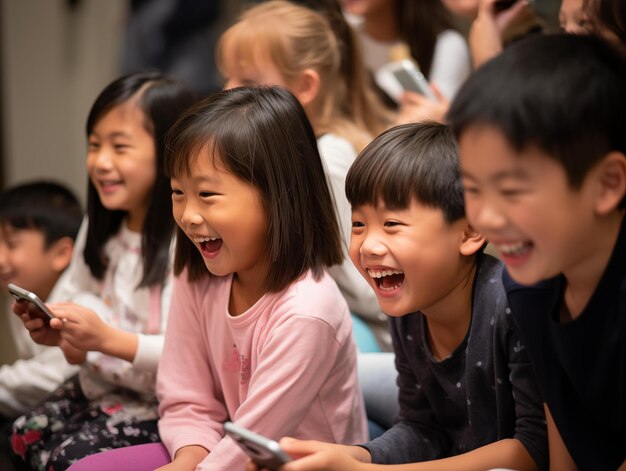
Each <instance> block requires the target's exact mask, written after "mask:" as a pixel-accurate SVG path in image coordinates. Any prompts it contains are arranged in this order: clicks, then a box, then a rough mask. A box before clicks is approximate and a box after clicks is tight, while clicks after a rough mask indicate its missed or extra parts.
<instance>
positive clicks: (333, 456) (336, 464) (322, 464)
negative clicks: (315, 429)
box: [280, 438, 371, 471]
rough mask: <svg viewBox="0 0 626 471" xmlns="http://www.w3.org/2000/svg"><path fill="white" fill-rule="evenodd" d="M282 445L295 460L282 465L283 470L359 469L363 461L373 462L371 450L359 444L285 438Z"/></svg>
mask: <svg viewBox="0 0 626 471" xmlns="http://www.w3.org/2000/svg"><path fill="white" fill-rule="evenodd" d="M280 446H281V447H282V449H283V450H284V451H285V452H286V453H287V454H288V455H289V456H291V457H293V458H294V460H295V461H292V462H291V463H287V464H286V465H284V466H282V467H281V468H280V469H281V471H345V470H346V469H349V470H351V471H358V470H359V469H361V468H362V466H363V463H369V462H371V456H370V454H369V452H368V451H367V450H366V449H365V448H361V447H358V446H347V445H336V444H334V443H325V442H318V441H314V440H296V439H294V438H283V439H282V440H281V441H280Z"/></svg>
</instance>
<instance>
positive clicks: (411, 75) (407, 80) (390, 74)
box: [375, 59, 437, 101]
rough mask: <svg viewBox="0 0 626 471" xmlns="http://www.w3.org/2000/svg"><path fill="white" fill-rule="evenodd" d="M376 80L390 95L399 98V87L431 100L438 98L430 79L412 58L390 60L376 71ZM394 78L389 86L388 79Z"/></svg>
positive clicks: (402, 90)
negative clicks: (427, 78)
mask: <svg viewBox="0 0 626 471" xmlns="http://www.w3.org/2000/svg"><path fill="white" fill-rule="evenodd" d="M375 78H376V82H377V83H378V85H379V86H380V87H381V88H382V89H383V90H385V91H386V92H387V93H389V95H390V96H391V97H392V98H394V99H396V100H398V99H399V96H398V93H397V91H396V89H397V88H398V87H399V88H400V90H401V93H402V92H404V91H410V92H415V93H419V94H420V95H424V96H425V97H426V98H428V99H430V100H434V101H436V100H437V97H436V95H435V93H434V92H433V91H432V90H431V88H430V85H429V83H428V80H426V77H424V74H422V72H421V71H420V70H419V69H418V68H417V65H415V63H414V62H413V61H412V60H410V59H403V60H400V61H395V62H389V63H387V64H385V65H384V66H382V67H381V68H380V69H379V70H378V71H377V72H376V76H375ZM389 80H393V81H394V82H395V84H394V85H393V86H392V87H391V88H389V85H390V84H388V81H389Z"/></svg>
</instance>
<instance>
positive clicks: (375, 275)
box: [367, 268, 404, 278]
mask: <svg viewBox="0 0 626 471" xmlns="http://www.w3.org/2000/svg"><path fill="white" fill-rule="evenodd" d="M367 273H368V274H369V276H371V277H372V278H382V277H384V276H390V275H403V274H404V272H401V271H398V270H372V269H370V268H368V269H367Z"/></svg>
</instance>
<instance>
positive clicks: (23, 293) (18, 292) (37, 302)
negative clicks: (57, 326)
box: [7, 283, 56, 324]
mask: <svg viewBox="0 0 626 471" xmlns="http://www.w3.org/2000/svg"><path fill="white" fill-rule="evenodd" d="M7 289H8V290H9V293H11V295H12V296H13V298H15V300H16V301H18V302H20V301H27V302H29V303H31V304H33V305H34V306H36V307H37V310H36V312H40V313H41V314H40V316H39V317H41V318H42V319H44V321H46V323H48V324H49V323H50V319H54V318H55V317H56V316H55V315H54V314H53V313H52V311H51V310H50V309H48V306H46V305H45V303H44V302H43V301H42V300H41V299H39V296H37V295H36V294H35V293H33V292H31V291H28V290H27V289H24V288H20V287H19V286H17V285H14V284H13V283H9V284H8V286H7Z"/></svg>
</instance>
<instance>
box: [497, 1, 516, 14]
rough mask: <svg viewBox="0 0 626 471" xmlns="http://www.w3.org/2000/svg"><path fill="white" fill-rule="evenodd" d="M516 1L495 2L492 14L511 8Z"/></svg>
mask: <svg viewBox="0 0 626 471" xmlns="http://www.w3.org/2000/svg"><path fill="white" fill-rule="evenodd" d="M515 2H517V0H497V1H496V2H494V4H493V11H494V13H500V12H501V11H504V10H508V9H509V8H511V7H512V6H513V4H514V3H515Z"/></svg>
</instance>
